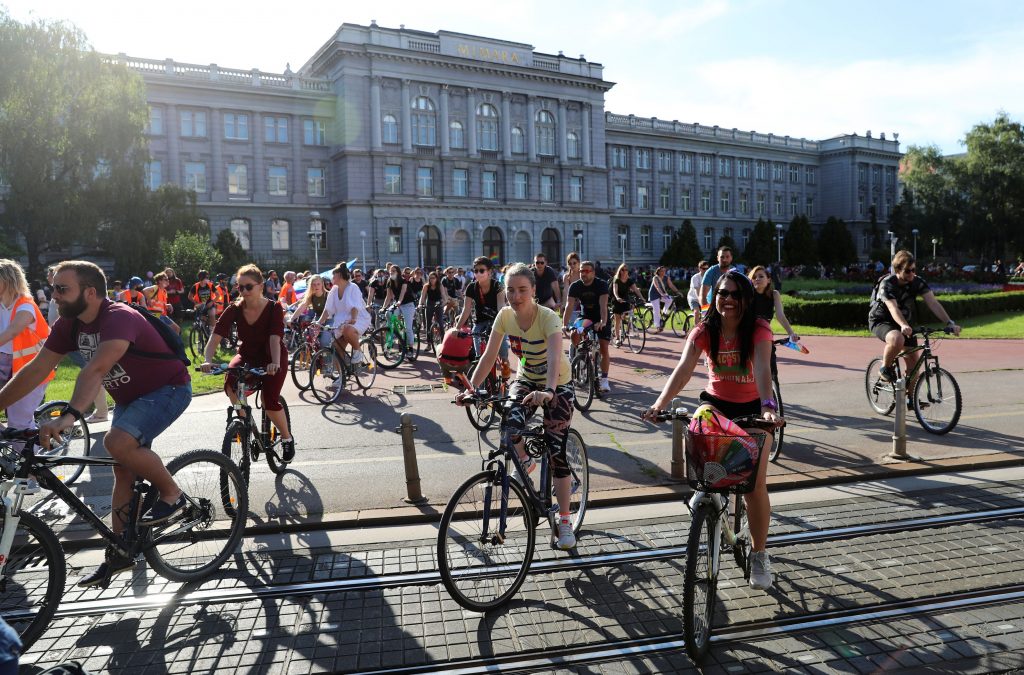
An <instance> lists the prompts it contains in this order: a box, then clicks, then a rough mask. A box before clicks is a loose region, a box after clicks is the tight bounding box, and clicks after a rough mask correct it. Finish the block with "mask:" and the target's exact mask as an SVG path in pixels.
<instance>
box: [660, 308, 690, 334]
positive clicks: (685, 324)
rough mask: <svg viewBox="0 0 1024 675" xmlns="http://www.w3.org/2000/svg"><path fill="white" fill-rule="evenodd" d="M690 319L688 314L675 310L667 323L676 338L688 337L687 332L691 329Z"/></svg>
mask: <svg viewBox="0 0 1024 675" xmlns="http://www.w3.org/2000/svg"><path fill="white" fill-rule="evenodd" d="M689 318H690V317H689V315H688V314H687V313H686V312H684V311H682V310H680V309H673V310H672V313H671V314H669V316H668V318H667V319H666V320H665V321H666V323H668V325H669V328H671V329H672V333H673V334H674V335H675V336H676V337H686V331H687V330H688V329H689V327H690V324H689V321H688V320H689Z"/></svg>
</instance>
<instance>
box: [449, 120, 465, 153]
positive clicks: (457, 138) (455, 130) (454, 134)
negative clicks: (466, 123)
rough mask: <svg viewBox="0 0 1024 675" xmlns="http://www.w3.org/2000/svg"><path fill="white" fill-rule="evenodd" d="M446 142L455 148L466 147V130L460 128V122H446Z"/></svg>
mask: <svg viewBox="0 0 1024 675" xmlns="http://www.w3.org/2000/svg"><path fill="white" fill-rule="evenodd" d="M448 143H449V145H451V146H452V147H453V148H455V149H456V150H461V149H463V148H465V147H466V132H465V130H464V129H463V128H462V122H456V121H452V122H449V123H448Z"/></svg>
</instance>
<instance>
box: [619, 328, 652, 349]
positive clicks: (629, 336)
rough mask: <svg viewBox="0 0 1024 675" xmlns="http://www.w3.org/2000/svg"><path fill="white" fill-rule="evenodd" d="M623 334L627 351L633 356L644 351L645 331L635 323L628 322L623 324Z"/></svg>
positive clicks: (645, 342)
mask: <svg viewBox="0 0 1024 675" xmlns="http://www.w3.org/2000/svg"><path fill="white" fill-rule="evenodd" d="M623 333H624V334H625V340H624V343H625V345H626V346H627V347H628V348H629V351H631V352H633V353H634V354H639V353H640V352H642V351H643V350H644V346H645V345H646V344H647V330H646V329H644V328H643V327H642V326H637V325H636V322H634V321H632V320H630V321H627V322H625V323H624V324H623Z"/></svg>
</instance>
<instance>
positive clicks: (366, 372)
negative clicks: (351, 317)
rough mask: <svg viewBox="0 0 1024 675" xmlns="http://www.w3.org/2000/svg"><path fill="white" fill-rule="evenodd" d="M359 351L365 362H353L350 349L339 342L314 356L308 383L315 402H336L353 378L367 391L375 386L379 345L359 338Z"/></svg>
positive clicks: (370, 337)
mask: <svg viewBox="0 0 1024 675" xmlns="http://www.w3.org/2000/svg"><path fill="white" fill-rule="evenodd" d="M339 348H340V350H341V351H340V354H339ZM359 349H360V351H362V353H363V362H362V363H352V357H351V356H349V353H348V350H347V349H345V348H344V346H343V345H342V344H341V343H340V342H339V341H338V340H337V339H335V340H334V341H333V345H332V346H330V347H325V348H323V349H321V350H320V351H318V352H317V353H316V354H314V355H313V358H312V359H311V360H310V364H309V381H310V387H311V389H312V391H313V396H315V397H316V400H318V401H320V402H321V403H323V404H324V405H327V404H328V403H333V402H335V401H337V400H338V397H339V396H341V392H342V391H344V390H345V384H346V382H347V381H348V378H350V377H351V378H352V379H353V380H355V382H356V384H358V385H359V386H360V387H361V388H362V390H363V391H364V392H365V391H367V390H368V389H369V388H370V387H372V386H373V382H374V380H376V379H377V363H376V361H377V345H375V344H374V342H373V337H372V336H370V335H364V336H362V337H361V338H359Z"/></svg>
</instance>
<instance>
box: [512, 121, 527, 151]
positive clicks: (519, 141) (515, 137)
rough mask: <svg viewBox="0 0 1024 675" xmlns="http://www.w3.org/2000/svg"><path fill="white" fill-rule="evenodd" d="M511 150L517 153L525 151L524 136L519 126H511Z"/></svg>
mask: <svg viewBox="0 0 1024 675" xmlns="http://www.w3.org/2000/svg"><path fill="white" fill-rule="evenodd" d="M512 152H513V153H515V154H517V155H522V154H525V153H526V137H525V136H524V135H523V130H522V129H520V128H519V127H512Z"/></svg>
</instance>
